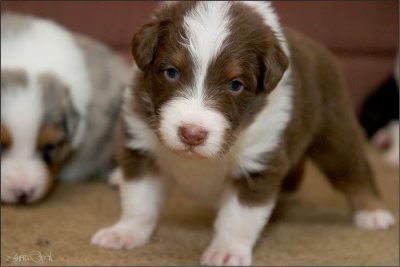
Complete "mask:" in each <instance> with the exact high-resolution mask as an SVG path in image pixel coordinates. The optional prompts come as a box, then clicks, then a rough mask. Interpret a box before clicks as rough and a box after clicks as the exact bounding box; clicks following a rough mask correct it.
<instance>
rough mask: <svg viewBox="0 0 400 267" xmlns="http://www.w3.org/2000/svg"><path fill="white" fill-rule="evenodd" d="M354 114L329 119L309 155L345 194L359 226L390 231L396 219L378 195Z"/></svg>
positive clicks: (355, 221)
mask: <svg viewBox="0 0 400 267" xmlns="http://www.w3.org/2000/svg"><path fill="white" fill-rule="evenodd" d="M339 113H340V111H339ZM351 115H352V114H350V113H349V116H347V114H339V116H332V118H330V119H327V120H326V121H325V122H324V127H323V129H322V131H321V132H320V133H319V134H318V136H317V138H316V139H315V140H316V141H315V142H314V144H312V146H311V148H310V150H309V154H310V156H311V158H312V159H313V160H314V162H315V163H316V164H317V165H318V167H319V168H320V169H321V170H322V172H323V173H325V174H326V176H327V177H328V179H329V180H330V182H331V183H332V184H333V186H334V187H335V188H336V189H338V190H339V191H341V192H343V193H344V194H345V195H346V197H347V199H348V201H349V203H350V205H351V207H352V208H353V212H354V223H355V224H356V225H357V226H358V227H361V228H365V229H370V230H375V229H388V228H389V227H390V226H392V225H393V224H394V218H393V216H392V215H391V213H390V212H389V211H387V210H386V209H385V207H384V205H383V203H382V200H381V198H380V196H379V193H378V190H377V187H376V184H375V181H374V179H373V178H374V177H373V174H372V171H371V169H370V166H369V164H368V162H367V159H366V156H365V152H364V150H363V147H362V142H361V140H362V135H361V133H360V132H359V128H358V126H357V125H356V123H355V120H352V119H353V117H352V116H351Z"/></svg>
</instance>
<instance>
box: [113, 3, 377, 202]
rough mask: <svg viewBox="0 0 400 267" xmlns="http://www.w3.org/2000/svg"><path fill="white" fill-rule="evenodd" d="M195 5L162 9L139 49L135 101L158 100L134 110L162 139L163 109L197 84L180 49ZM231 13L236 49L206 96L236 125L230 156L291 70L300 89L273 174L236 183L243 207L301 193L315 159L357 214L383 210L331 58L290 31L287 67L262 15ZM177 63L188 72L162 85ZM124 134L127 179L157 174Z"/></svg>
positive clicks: (220, 65) (229, 137)
mask: <svg viewBox="0 0 400 267" xmlns="http://www.w3.org/2000/svg"><path fill="white" fill-rule="evenodd" d="M190 5H191V4H189V3H184V4H181V5H176V6H174V7H167V8H164V9H162V10H161V11H159V12H158V14H157V16H156V18H157V19H156V20H155V21H154V22H152V23H150V24H148V25H146V26H144V27H143V29H142V30H141V31H139V32H138V33H137V34H136V35H135V36H134V38H133V41H132V53H133V56H134V57H135V60H136V62H137V64H138V66H139V68H140V69H141V70H142V71H143V73H144V74H143V76H140V77H139V78H138V80H137V81H136V85H135V88H134V89H133V93H134V94H135V95H142V96H143V95H145V96H146V95H147V96H149V99H150V100H151V101H149V103H150V104H149V103H145V102H144V101H142V100H136V101H138V103H136V104H135V105H134V106H135V109H137V107H138V106H139V107H141V108H140V114H142V115H143V116H144V117H146V118H147V120H149V121H151V124H150V125H152V127H154V129H155V131H156V132H157V119H158V117H159V114H158V113H159V108H160V106H162V104H163V103H165V102H166V101H168V100H169V99H170V98H171V97H172V96H174V95H176V94H177V92H179V90H181V89H182V88H184V85H185V84H188V83H190V81H191V80H192V79H193V74H192V73H190V70H192V69H193V63H192V62H191V59H190V57H189V56H188V55H187V52H182V51H185V48H184V47H182V46H181V44H180V42H178V41H177V40H181V36H180V34H183V32H182V31H181V28H180V27H182V26H180V25H181V24H180V22H181V21H182V16H183V14H184V13H185V12H184V11H187V10H189V9H190V8H191V7H192V6H190ZM230 12H232V14H233V17H234V19H233V22H232V23H233V24H232V31H233V34H232V35H231V37H228V39H229V38H231V39H229V40H228V41H229V42H228V44H232V45H228V46H227V47H225V49H224V50H223V51H222V53H221V54H220V55H219V57H218V60H216V61H215V62H211V66H210V67H209V69H211V70H213V71H212V72H211V73H208V74H207V78H206V92H207V93H208V94H210V99H213V101H210V102H211V103H210V104H209V105H210V106H214V107H216V108H217V109H218V110H219V111H220V112H221V113H223V114H224V115H225V117H226V118H227V119H228V121H229V122H230V124H231V125H230V126H231V127H230V129H229V132H227V133H226V134H225V144H224V151H223V152H226V151H227V150H228V149H229V148H230V146H231V145H232V144H233V143H234V140H235V136H236V135H237V133H238V132H239V131H241V130H242V129H244V128H246V127H247V126H248V125H249V124H250V123H252V119H253V118H254V117H255V116H256V115H257V114H258V112H259V111H260V110H261V108H262V107H263V106H264V105H268V103H266V101H265V99H266V94H268V93H269V92H271V90H273V89H274V88H275V87H276V85H277V83H278V82H279V80H280V79H281V77H282V75H283V73H284V70H285V69H286V68H287V66H288V64H290V65H291V69H292V77H291V79H292V83H293V109H292V113H291V119H290V121H289V124H288V125H287V127H286V129H285V131H284V133H283V135H282V138H281V141H280V144H279V146H278V148H277V149H276V150H275V151H273V152H272V153H269V154H267V155H264V157H265V161H267V162H268V164H267V168H266V169H265V170H264V171H263V172H261V173H252V174H250V175H248V176H244V177H242V179H234V180H233V181H232V184H233V187H234V188H236V189H237V191H238V194H239V199H240V200H241V202H242V203H243V204H246V205H259V204H261V203H264V202H266V201H268V200H269V199H271V197H273V196H274V195H276V194H277V193H278V191H279V190H280V188H281V186H283V187H288V188H289V189H290V190H294V189H295V188H296V187H297V186H298V184H299V181H300V180H301V175H302V168H303V164H304V159H305V157H308V156H309V157H311V158H312V159H313V160H314V161H315V163H316V164H317V165H318V166H319V167H320V169H321V170H322V171H323V172H324V173H325V174H326V175H327V176H328V177H329V179H330V181H331V182H332V184H333V185H334V186H335V187H336V188H337V189H339V190H340V191H342V192H343V193H345V194H346V196H347V197H348V199H349V201H350V204H351V206H352V207H353V208H355V209H375V208H379V207H381V206H382V204H381V202H380V200H379V197H378V193H377V189H376V187H375V184H374V182H373V179H372V174H371V171H370V168H369V165H368V163H367V161H366V158H365V155H364V151H363V148H362V140H363V136H362V134H361V132H360V129H359V126H358V125H357V122H356V119H355V116H354V114H353V112H352V110H351V104H350V101H349V99H348V96H347V95H346V90H345V88H344V82H343V78H342V75H341V74H340V73H339V71H338V68H337V66H336V63H335V60H334V59H333V57H332V55H331V54H330V53H329V52H328V51H327V50H326V49H325V48H323V47H321V46H320V45H318V44H316V43H315V42H313V41H311V40H309V39H307V38H306V37H304V36H302V35H300V34H297V33H295V32H293V31H291V30H285V35H286V38H287V41H288V44H289V46H290V50H291V56H290V59H288V58H287V57H286V55H285V54H284V52H283V51H282V48H281V47H280V45H279V42H278V40H277V38H276V37H275V35H274V34H273V32H272V30H271V29H270V28H268V27H267V26H265V25H263V24H262V23H260V20H261V17H260V16H259V15H258V14H255V12H253V11H252V10H251V9H250V8H249V7H247V6H245V5H243V4H240V3H235V4H234V5H233V7H232V9H231V11H230ZM178 51H180V52H178ZM171 62H173V63H174V64H176V65H175V66H174V67H176V68H178V70H179V71H180V72H181V73H180V74H181V79H180V80H179V81H176V82H169V81H166V80H165V77H163V73H162V70H164V69H165V68H167V67H168V65H169V64H171ZM182 62H184V63H185V65H184V67H182V66H181V65H182V64H183V63H182ZM289 62H290V63H289ZM238 77H239V78H240V80H242V81H243V82H244V84H245V87H246V88H245V90H243V91H242V92H241V93H240V94H232V93H230V92H228V91H227V90H226V87H225V86H226V82H229V81H230V80H231V79H234V78H238ZM221 81H224V82H225V83H221ZM211 96H212V97H211ZM140 99H142V98H140ZM145 110H147V111H146V112H145ZM136 111H137V110H136ZM154 121H155V123H154ZM266 123H267V122H266ZM120 129H121V131H125V135H124V137H123V138H121V140H122V141H120V142H121V143H120V147H121V146H123V156H121V157H120V162H122V163H123V164H122V165H123V166H125V173H126V174H127V175H128V176H127V177H132V175H133V176H134V175H139V174H141V173H143V166H147V167H148V168H155V166H154V164H153V160H151V157H150V158H149V157H148V156H146V155H141V154H140V152H139V151H129V149H127V148H125V143H124V141H123V140H125V139H126V137H127V136H126V130H125V129H123V128H122V126H121V127H120ZM120 150H121V149H120ZM135 166H139V167H138V168H135ZM139 170H140V171H139ZM285 177H286V178H287V180H286V182H283V181H284V180H285Z"/></svg>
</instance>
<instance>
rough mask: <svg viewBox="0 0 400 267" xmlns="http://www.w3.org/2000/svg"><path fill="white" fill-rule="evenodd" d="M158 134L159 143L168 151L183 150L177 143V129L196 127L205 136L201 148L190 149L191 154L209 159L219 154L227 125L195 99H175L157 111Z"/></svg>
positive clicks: (184, 146)
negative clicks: (159, 115)
mask: <svg viewBox="0 0 400 267" xmlns="http://www.w3.org/2000/svg"><path fill="white" fill-rule="evenodd" d="M161 114H162V119H161V122H160V133H161V137H162V139H163V141H164V142H165V144H166V145H167V146H169V147H170V148H171V149H172V150H180V151H183V150H186V145H185V144H184V143H183V142H182V141H181V140H180V139H179V136H178V128H179V127H180V126H183V125H185V124H194V125H197V126H200V127H201V128H202V129H205V130H206V131H207V132H208V135H207V138H206V140H205V142H204V144H202V145H199V146H196V147H194V148H192V150H193V152H195V153H198V154H200V155H202V156H205V157H213V156H215V155H216V154H217V153H218V152H219V151H220V150H221V145H222V144H223V142H224V140H223V138H224V132H225V130H226V128H227V127H228V125H229V124H228V122H227V120H226V119H225V117H224V116H223V115H222V114H221V113H220V112H217V111H215V110H213V109H211V108H208V107H206V106H205V105H204V101H201V100H199V99H198V98H189V99H188V98H185V97H178V98H175V99H172V100H170V101H169V102H168V103H167V104H165V105H164V106H163V107H162V108H161Z"/></svg>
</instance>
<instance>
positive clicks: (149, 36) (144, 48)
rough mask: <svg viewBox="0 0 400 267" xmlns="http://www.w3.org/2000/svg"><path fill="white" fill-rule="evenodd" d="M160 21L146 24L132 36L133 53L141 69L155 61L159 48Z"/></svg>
mask: <svg viewBox="0 0 400 267" xmlns="http://www.w3.org/2000/svg"><path fill="white" fill-rule="evenodd" d="M159 30H160V23H158V22H152V23H149V24H146V25H144V26H143V27H142V29H140V31H138V32H137V33H136V34H135V35H134V36H133V38H132V45H131V49H132V55H133V57H134V59H135V61H136V64H137V65H138V67H139V68H140V69H141V70H144V69H146V68H147V67H148V66H149V65H150V64H151V62H152V61H153V58H154V54H155V52H156V50H157V45H158V39H159Z"/></svg>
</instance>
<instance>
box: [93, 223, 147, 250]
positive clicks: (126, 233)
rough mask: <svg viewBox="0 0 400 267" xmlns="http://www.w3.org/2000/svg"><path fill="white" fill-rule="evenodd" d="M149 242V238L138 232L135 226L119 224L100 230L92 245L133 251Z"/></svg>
mask: <svg viewBox="0 0 400 267" xmlns="http://www.w3.org/2000/svg"><path fill="white" fill-rule="evenodd" d="M148 240H149V236H148V235H145V234H144V233H143V232H141V231H138V229H136V228H135V226H133V225H131V224H129V223H125V222H118V223H116V224H114V225H113V226H111V227H109V228H104V229H101V230H99V231H98V232H97V233H96V234H95V235H94V236H93V237H92V240H91V244H92V245H94V246H98V247H102V248H112V249H121V248H124V249H133V248H135V247H139V246H143V245H145V244H146V243H147V241H148Z"/></svg>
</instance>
